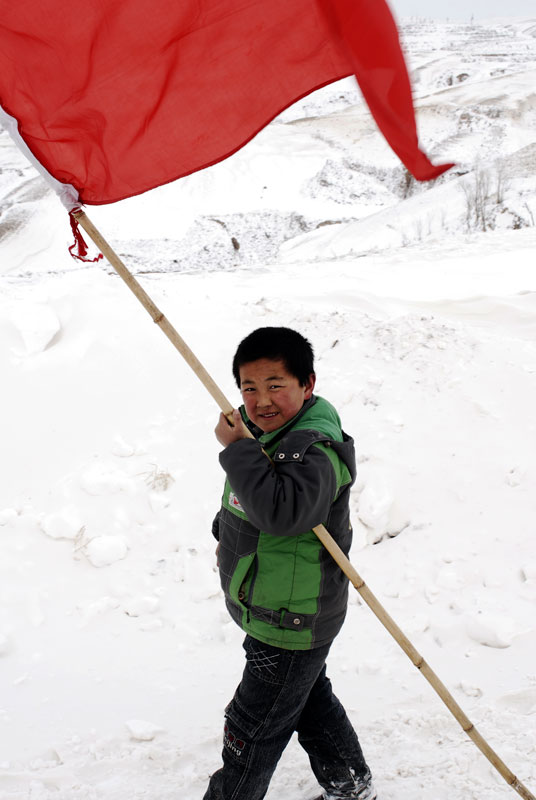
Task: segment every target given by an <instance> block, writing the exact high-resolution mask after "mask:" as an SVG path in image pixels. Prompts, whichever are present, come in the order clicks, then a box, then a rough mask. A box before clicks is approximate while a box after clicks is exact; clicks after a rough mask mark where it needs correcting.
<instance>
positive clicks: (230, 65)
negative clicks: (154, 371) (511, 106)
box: [0, 0, 451, 204]
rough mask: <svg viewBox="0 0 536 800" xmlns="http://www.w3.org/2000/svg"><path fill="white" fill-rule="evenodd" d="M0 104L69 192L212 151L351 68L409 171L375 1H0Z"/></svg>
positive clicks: (192, 166)
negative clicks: (72, 187)
mask: <svg viewBox="0 0 536 800" xmlns="http://www.w3.org/2000/svg"><path fill="white" fill-rule="evenodd" d="M0 5H1V15H0V20H1V22H0V45H1V46H0V105H1V106H2V108H3V110H4V111H5V112H6V113H7V114H8V115H10V116H11V117H13V118H15V120H16V121H17V124H18V130H19V133H20V135H21V137H22V139H23V140H24V142H25V143H26V144H27V146H28V147H29V149H30V150H31V152H32V153H33V155H34V156H35V158H36V159H37V161H38V162H39V163H40V164H41V165H42V166H43V167H44V168H45V169H46V170H47V171H48V172H49V173H50V174H51V175H52V176H53V177H54V178H56V179H57V180H58V181H60V182H61V183H63V184H71V185H72V186H74V188H75V190H76V191H77V192H78V195H79V199H80V200H81V202H83V203H88V204H101V203H111V202H115V201H116V200H121V199H123V198H125V197H130V196H132V195H135V194H139V193H141V192H144V191H147V190H148V189H152V188H154V187H155V186H159V185H161V184H163V183H167V182H169V181H172V180H175V179H177V178H180V177H182V176H184V175H188V174H189V173H191V172H195V171H196V170H199V169H203V168H204V167H207V166H209V165H211V164H213V163H215V162H217V161H221V160H222V159H224V158H226V157H227V156H229V155H231V154H232V153H233V152H235V151H236V150H238V149H239V148H240V147H242V146H243V145H244V144H245V143H246V142H247V141H249V139H251V138H252V137H253V136H254V135H255V134H256V133H258V131H259V130H261V128H263V127H264V126H265V125H266V124H267V123H268V122H269V121H270V120H271V119H273V118H274V117H275V116H277V114H279V113H280V112H281V111H282V110H283V109H285V108H286V107H288V106H289V105H291V104H292V103H293V102H295V101H296V100H298V99H299V98H301V97H303V96H305V95H306V94H308V93H309V92H311V91H313V90H314V89H317V88H319V87H320V86H323V85H326V84H328V83H331V82H333V81H335V80H338V79H339V78H343V77H345V76H347V75H350V74H352V73H354V74H355V75H356V77H357V79H358V82H359V84H360V86H361V89H362V91H363V94H364V96H365V99H366V101H367V103H368V105H369V107H370V109H371V111H372V114H373V115H374V117H375V119H376V121H377V123H378V125H379V127H380V129H381V131H382V133H383V134H384V136H385V137H386V139H387V141H388V142H389V144H390V145H391V147H392V148H393V150H394V151H395V152H396V153H397V154H398V156H399V157H400V158H401V160H402V161H403V162H404V164H405V165H406V166H407V167H408V169H409V170H410V171H411V172H412V173H413V174H414V175H415V177H417V178H418V179H420V180H427V179H430V178H435V177H437V176H438V175H439V174H441V173H442V172H444V171H445V170H446V169H448V168H449V166H451V165H450V164H449V165H442V166H436V167H434V166H432V164H431V163H430V161H429V160H428V158H427V157H426V156H425V155H424V154H423V153H422V152H421V151H420V150H419V146H418V141H417V132H416V125H415V118H414V111H413V103H412V98H411V89H410V84H409V79H408V75H407V71H406V67H405V63H404V58H403V55H402V52H401V49H400V43H399V39H398V32H397V29H396V25H395V23H394V20H393V18H392V15H391V13H390V11H389V8H388V6H387V4H386V3H385V2H384V0H270V2H266V0H248V1H247V2H246V0H153V1H152V2H151V3H147V1H146V0H106V2H105V3H104V2H102V0H85V2H84V3H83V4H79V3H66V2H64V0H47V2H43V0H17V1H16V2H14V1H13V0H0Z"/></svg>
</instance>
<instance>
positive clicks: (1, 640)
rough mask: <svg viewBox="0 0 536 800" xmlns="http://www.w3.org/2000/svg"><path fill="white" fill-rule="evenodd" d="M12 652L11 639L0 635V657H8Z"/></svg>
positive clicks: (2, 634)
mask: <svg viewBox="0 0 536 800" xmlns="http://www.w3.org/2000/svg"><path fill="white" fill-rule="evenodd" d="M10 650H11V645H10V641H9V638H8V637H7V635H6V634H4V633H0V657H1V656H7V655H8V653H9V651H10Z"/></svg>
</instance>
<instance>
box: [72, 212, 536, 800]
mask: <svg viewBox="0 0 536 800" xmlns="http://www.w3.org/2000/svg"><path fill="white" fill-rule="evenodd" d="M72 213H73V216H74V217H75V218H76V220H77V221H78V222H79V223H80V225H81V226H82V228H83V229H84V230H85V231H86V233H87V234H88V236H89V237H90V238H91V239H92V240H93V242H94V243H95V244H96V245H97V247H98V248H99V250H100V251H101V253H102V254H103V255H104V256H105V257H106V258H107V259H108V261H109V262H110V264H111V265H112V267H113V268H114V269H115V270H116V272H117V273H118V275H119V276H120V277H121V278H122V279H123V280H124V282H125V283H126V284H127V286H128V287H129V289H130V290H131V291H132V292H133V293H134V294H135V295H136V297H137V298H138V300H139V301H140V303H141V304H142V305H143V306H144V307H145V309H146V310H147V311H148V312H149V314H150V315H151V317H152V318H153V321H154V322H155V323H156V324H157V325H158V326H159V327H160V328H161V329H162V330H163V332H164V333H165V334H166V336H167V337H168V339H169V340H170V342H171V343H172V344H173V345H174V346H175V347H176V349H177V350H178V351H179V353H180V354H181V355H182V357H183V358H184V359H185V361H186V362H187V363H188V364H189V366H190V367H191V368H192V369H193V371H194V372H195V374H196V375H197V377H198V378H199V379H200V381H201V383H202V384H203V385H204V386H205V388H206V389H207V390H208V391H209V392H210V394H211V395H212V397H213V398H214V400H215V401H216V403H217V404H218V406H219V407H220V409H221V411H223V413H224V414H225V416H226V417H227V419H228V420H229V422H230V423H231V424H232V420H233V407H232V405H231V403H230V402H229V401H228V400H227V398H226V397H225V395H224V394H223V392H222V391H221V390H220V389H219V387H218V386H217V385H216V384H215V383H214V381H213V380H212V378H211V377H210V375H209V374H208V372H207V371H206V369H205V368H204V367H203V365H202V364H201V362H200V361H199V360H198V359H197V357H196V356H195V355H194V353H193V352H192V351H191V350H190V348H189V347H188V345H187V344H186V342H185V341H184V339H182V338H181V336H179V334H178V333H177V331H176V330H175V328H174V327H173V326H172V325H171V323H170V322H169V321H168V320H167V318H166V317H165V316H164V315H163V314H162V312H161V311H160V310H159V309H158V308H157V307H156V306H155V304H154V303H153V301H152V300H151V298H150V297H149V295H148V294H147V293H146V292H145V291H144V289H142V287H141V286H140V284H139V283H138V281H137V280H136V278H134V276H133V275H132V274H131V273H130V272H129V270H128V269H127V268H126V267H125V265H124V264H123V262H122V261H121V259H120V258H119V256H118V255H117V254H116V253H115V252H114V251H113V250H112V248H111V247H110V245H109V244H108V243H107V241H106V240H105V239H104V238H103V236H102V235H101V234H100V233H99V231H98V230H97V229H96V228H95V226H94V225H93V223H92V222H91V221H90V219H89V218H88V216H87V215H86V213H85V212H84V211H82V210H80V211H74V212H72ZM248 434H249V431H248ZM250 436H251V438H254V437H253V435H252V434H250ZM313 531H314V532H315V534H316V535H317V536H318V538H319V539H320V541H321V542H322V544H323V545H324V547H325V548H326V550H328V552H329V553H330V555H331V556H332V557H333V558H334V559H335V561H336V562H337V564H338V565H339V567H340V568H341V569H342V571H343V572H344V574H345V575H346V577H347V578H348V580H349V581H350V583H351V584H352V585H353V586H354V587H355V589H357V591H358V592H359V594H360V595H361V597H362V598H363V600H364V601H365V603H366V604H367V605H368V606H369V608H370V609H371V610H372V611H373V612H374V614H375V615H376V616H377V617H378V619H379V620H380V622H381V623H382V625H384V627H385V628H387V630H388V631H389V633H390V634H391V636H392V637H393V638H394V639H395V640H396V641H397V642H398V644H399V645H400V647H401V648H402V650H403V651H404V652H405V653H406V655H407V656H408V657H409V658H410V659H411V661H412V662H413V664H414V666H416V667H417V669H418V670H419V671H420V672H421V674H422V675H423V676H424V677H425V678H426V680H427V681H428V683H429V684H430V685H431V686H432V688H433V689H434V690H435V691H436V692H437V694H438V695H439V697H440V698H441V699H442V700H443V702H444V703H445V705H446V706H447V708H448V709H449V711H450V712H451V714H452V715H453V716H454V717H455V718H456V720H457V721H458V723H459V724H460V725H461V727H462V728H463V730H464V731H465V733H466V734H467V735H468V736H469V738H470V739H472V740H473V742H474V743H475V744H476V746H477V747H478V748H479V750H480V751H481V752H482V753H483V754H484V755H485V756H486V758H487V759H488V761H490V762H491V764H493V766H494V767H495V769H496V770H497V771H498V772H499V773H500V774H501V775H502V777H503V778H504V780H505V781H506V782H507V783H508V784H509V785H510V786H511V787H512V788H513V789H515V790H516V792H518V794H519V795H521V797H523V798H524V800H536V797H535V796H534V795H533V794H532V793H531V792H530V791H529V790H528V789H527V787H526V786H524V785H523V784H522V783H521V781H519V780H518V779H517V778H516V776H515V775H514V773H513V772H511V770H509V769H508V767H507V766H506V764H505V763H504V761H502V759H501V758H499V756H498V755H497V753H495V751H494V750H493V749H492V748H491V747H490V746H489V744H488V743H487V742H486V740H485V739H484V738H483V737H482V736H481V735H480V733H479V732H478V731H477V729H476V728H475V726H474V725H473V723H472V722H471V720H470V719H469V718H468V717H467V716H466V715H465V713H464V712H463V710H462V709H461V708H460V706H459V705H458V703H457V702H456V700H455V699H454V698H453V696H452V695H451V694H450V692H449V691H448V689H447V687H446V686H445V685H444V684H443V683H442V682H441V681H440V679H439V678H438V676H437V675H436V674H435V672H434V671H433V670H432V669H431V668H430V667H429V666H428V664H427V663H426V661H425V660H424V658H423V657H422V656H421V655H420V654H419V653H418V652H417V650H416V649H415V648H414V647H413V645H412V644H411V642H410V641H409V639H408V638H407V636H406V635H405V634H404V633H403V632H402V630H401V629H400V628H399V627H398V625H397V624H396V622H395V621H394V619H393V618H392V617H391V616H390V615H389V614H388V613H387V611H386V610H385V609H384V607H383V606H382V605H381V603H380V602H379V600H378V599H377V597H376V596H375V595H374V594H373V593H372V592H371V591H370V589H369V588H368V586H367V585H366V583H365V581H364V580H363V579H362V578H361V576H360V575H359V574H358V572H357V571H356V570H355V569H354V567H353V566H352V564H351V563H350V561H349V560H348V558H347V557H346V556H345V554H344V553H343V551H342V550H341V548H340V547H339V545H338V544H337V543H336V542H335V540H334V539H333V537H332V536H331V535H330V534H329V533H328V531H327V530H326V528H325V527H324V526H323V525H317V526H316V527H314V528H313Z"/></svg>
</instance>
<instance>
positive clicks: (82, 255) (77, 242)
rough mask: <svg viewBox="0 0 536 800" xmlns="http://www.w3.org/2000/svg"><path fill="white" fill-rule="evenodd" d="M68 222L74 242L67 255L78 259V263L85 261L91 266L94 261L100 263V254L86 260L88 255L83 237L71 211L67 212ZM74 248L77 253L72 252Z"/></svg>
mask: <svg viewBox="0 0 536 800" xmlns="http://www.w3.org/2000/svg"><path fill="white" fill-rule="evenodd" d="M69 220H70V223H71V230H72V232H73V236H74V242H73V244H72V245H71V246H70V247H69V253H70V254H71V255H72V257H73V258H76V259H78V261H86V262H88V263H91V264H92V263H94V262H95V261H100V259H101V258H102V253H98V254H97V255H96V256H95V258H86V256H87V253H88V249H87V244H86V242H85V240H84V237H83V236H82V233H81V231H80V225H79V223H78V220H77V219H76V217H75V216H74V212H73V211H70V212H69ZM75 248H78V252H76V253H75V252H74V250H75Z"/></svg>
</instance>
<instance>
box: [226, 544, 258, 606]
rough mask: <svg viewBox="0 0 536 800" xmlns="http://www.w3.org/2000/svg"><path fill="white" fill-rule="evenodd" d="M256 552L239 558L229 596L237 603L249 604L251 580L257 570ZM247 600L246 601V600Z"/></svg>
mask: <svg viewBox="0 0 536 800" xmlns="http://www.w3.org/2000/svg"><path fill="white" fill-rule="evenodd" d="M256 562H257V558H256V554H255V553H250V554H249V555H247V556H242V558H240V559H238V561H237V563H236V566H235V568H234V570H233V574H232V576H231V580H230V582H229V597H230V598H231V600H232V601H233V602H234V603H236V604H237V605H240V606H243V607H245V606H246V605H247V595H248V585H249V580H250V579H253V576H254V573H255V572H256ZM245 601H246V602H245Z"/></svg>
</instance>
